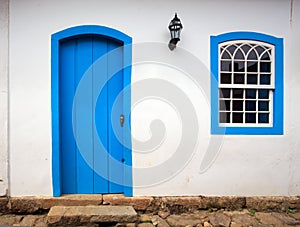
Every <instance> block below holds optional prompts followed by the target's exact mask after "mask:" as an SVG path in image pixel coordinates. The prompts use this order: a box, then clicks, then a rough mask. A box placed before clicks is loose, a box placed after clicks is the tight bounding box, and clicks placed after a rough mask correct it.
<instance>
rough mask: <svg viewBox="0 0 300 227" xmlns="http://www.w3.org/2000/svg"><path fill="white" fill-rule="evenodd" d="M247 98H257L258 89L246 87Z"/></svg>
mask: <svg viewBox="0 0 300 227" xmlns="http://www.w3.org/2000/svg"><path fill="white" fill-rule="evenodd" d="M246 98H247V99H255V98H256V90H255V89H246Z"/></svg>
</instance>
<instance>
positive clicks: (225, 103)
mask: <svg viewBox="0 0 300 227" xmlns="http://www.w3.org/2000/svg"><path fill="white" fill-rule="evenodd" d="M219 105H220V110H230V100H220V102H219Z"/></svg>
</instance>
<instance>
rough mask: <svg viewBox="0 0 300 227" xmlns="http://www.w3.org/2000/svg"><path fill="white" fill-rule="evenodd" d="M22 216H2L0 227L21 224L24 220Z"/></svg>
mask: <svg viewBox="0 0 300 227" xmlns="http://www.w3.org/2000/svg"><path fill="white" fill-rule="evenodd" d="M22 218H23V216H21V215H12V214H8V215H1V216H0V226H12V225H13V224H15V223H19V222H20V221H21V220H22Z"/></svg>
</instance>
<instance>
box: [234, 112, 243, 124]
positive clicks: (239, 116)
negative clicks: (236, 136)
mask: <svg viewBox="0 0 300 227" xmlns="http://www.w3.org/2000/svg"><path fill="white" fill-rule="evenodd" d="M232 123H243V113H232Z"/></svg>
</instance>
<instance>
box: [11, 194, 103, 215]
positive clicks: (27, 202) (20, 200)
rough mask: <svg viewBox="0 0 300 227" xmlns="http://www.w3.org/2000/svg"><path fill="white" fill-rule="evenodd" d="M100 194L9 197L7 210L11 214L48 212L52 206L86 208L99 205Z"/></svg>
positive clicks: (100, 201) (100, 200)
mask: <svg viewBox="0 0 300 227" xmlns="http://www.w3.org/2000/svg"><path fill="white" fill-rule="evenodd" d="M101 204H102V195H101V194H76V195H62V196H60V197H51V196H22V197H11V198H9V202H8V209H9V210H10V211H11V212H13V213H35V212H37V211H39V210H49V209H50V208H51V207H53V206H86V205H101Z"/></svg>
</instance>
